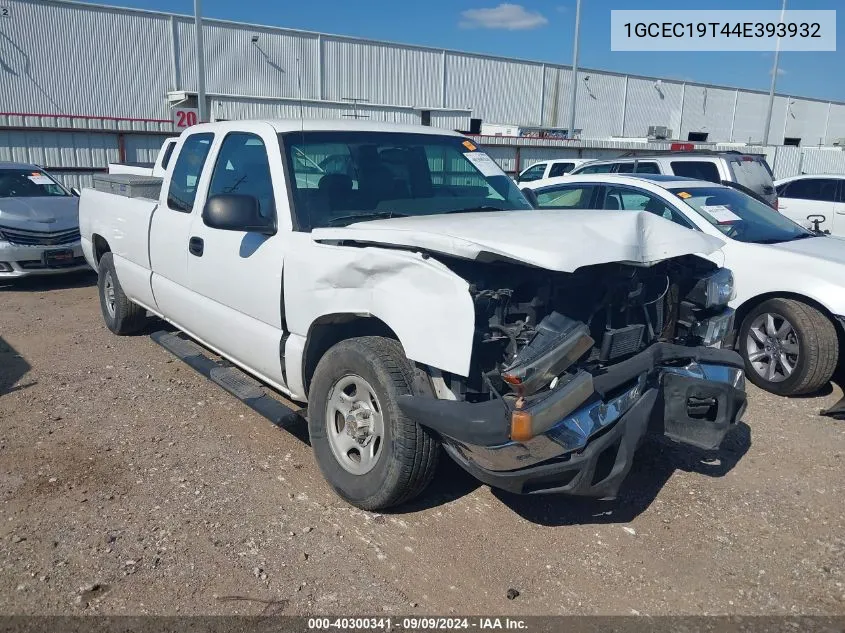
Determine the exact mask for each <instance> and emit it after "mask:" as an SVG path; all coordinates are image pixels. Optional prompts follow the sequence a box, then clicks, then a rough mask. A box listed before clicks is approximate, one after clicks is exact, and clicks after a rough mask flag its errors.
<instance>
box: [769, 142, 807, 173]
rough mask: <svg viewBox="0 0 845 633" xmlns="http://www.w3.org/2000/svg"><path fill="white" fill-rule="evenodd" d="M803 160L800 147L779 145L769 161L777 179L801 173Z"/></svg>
mask: <svg viewBox="0 0 845 633" xmlns="http://www.w3.org/2000/svg"><path fill="white" fill-rule="evenodd" d="M801 160H802V159H801V148H800V147H778V148H777V149H776V151H775V152H774V156H773V157H772V158H769V159H768V162H769V166H770V167H771V168H772V171H773V172H774V176H775V180H777V179H779V178H786V177H787V176H794V175H796V174H799V173H801V172H800V168H801Z"/></svg>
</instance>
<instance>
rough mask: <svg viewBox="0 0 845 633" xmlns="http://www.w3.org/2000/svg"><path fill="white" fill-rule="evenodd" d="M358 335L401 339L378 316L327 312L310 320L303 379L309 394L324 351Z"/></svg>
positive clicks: (303, 356) (303, 360)
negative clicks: (312, 379) (311, 321)
mask: <svg viewBox="0 0 845 633" xmlns="http://www.w3.org/2000/svg"><path fill="white" fill-rule="evenodd" d="M359 336H384V337H386V338H392V339H396V340H399V337H398V336H396V333H395V332H394V331H393V330H391V329H390V327H389V326H388V325H387V324H386V323H385V322H384V321H382V320H381V319H377V318H376V317H370V316H359V315H355V314H328V315H324V316H322V317H320V318H318V319H317V320H316V321H314V323H312V324H311V328H310V329H309V330H308V338H307V339H306V341H305V350H304V352H303V354H302V382H303V385H304V386H305V393H306V395H307V394H308V388H309V386H310V384H311V378H312V376H314V370H315V369H317V363H319V362H320V359H321V358H322V357H323V355H324V354H325V353H326V352H327V351H329V349H331V348H332V347H333V346H334V345H337V344H338V343H340V342H341V341H345V340H346V339H350V338H356V337H359Z"/></svg>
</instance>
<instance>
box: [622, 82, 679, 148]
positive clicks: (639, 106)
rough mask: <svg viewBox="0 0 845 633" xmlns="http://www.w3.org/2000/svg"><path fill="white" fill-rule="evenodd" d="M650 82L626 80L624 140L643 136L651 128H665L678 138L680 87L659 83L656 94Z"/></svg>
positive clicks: (668, 83) (654, 87) (655, 88)
mask: <svg viewBox="0 0 845 633" xmlns="http://www.w3.org/2000/svg"><path fill="white" fill-rule="evenodd" d="M655 83H656V82H654V81H652V80H650V79H635V78H633V77H632V78H630V79H629V80H628V107H627V110H626V112H625V131H624V133H623V134H624V135H626V136H645V135H646V134H647V133H648V128H649V126H651V125H665V126H666V127H668V128H670V129H671V130H672V132H673V133H674V134H675V135H677V134H678V133H679V132H680V127H681V103H682V102H681V92H682V90H683V88H682V85H681V84H680V83H673V82H669V81H662V82H661V84H660V86H659V90H658V87H656V86H655Z"/></svg>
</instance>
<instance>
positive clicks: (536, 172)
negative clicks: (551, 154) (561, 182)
mask: <svg viewBox="0 0 845 633" xmlns="http://www.w3.org/2000/svg"><path fill="white" fill-rule="evenodd" d="M545 171H546V163H537V164H536V165H532V166H531V167H529V168H528V169H526V170H525V171H524V172H522V173H521V174H520V175H519V182H531V181H532V180H540V179H541V178H542V177H543V174H544V173H545Z"/></svg>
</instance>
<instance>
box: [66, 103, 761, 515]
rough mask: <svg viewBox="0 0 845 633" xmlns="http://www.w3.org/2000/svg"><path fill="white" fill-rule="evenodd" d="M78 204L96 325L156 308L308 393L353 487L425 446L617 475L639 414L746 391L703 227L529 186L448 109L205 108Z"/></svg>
mask: <svg viewBox="0 0 845 633" xmlns="http://www.w3.org/2000/svg"><path fill="white" fill-rule="evenodd" d="M328 157H333V158H332V161H331V162H332V165H333V167H332V169H331V170H328V169H327V168H326V167H325V165H327V163H326V159H327V158H328ZM338 157H340V158H338ZM130 195H131V192H130ZM80 221H81V228H82V236H83V237H82V243H83V250H84V252H85V256H86V257H87V258H88V260H89V262H90V263H91V264H92V265H93V266H95V267H96V268H97V269H98V271H99V291H100V293H99V294H100V303H101V307H102V313H103V317H104V319H105V322H106V324H107V326H108V327H109V328H110V329H111V330H112V331H113V332H115V333H117V334H128V333H132V332H136V331H138V330H139V329H141V328H142V327H143V325H144V320H145V318H146V312H147V311H149V312H152V313H153V314H155V315H158V316H160V317H162V318H164V319H166V320H167V321H169V322H171V323H173V324H174V325H175V326H176V327H177V328H179V329H180V330H182V331H184V332H185V333H187V334H189V335H190V336H191V337H193V338H194V339H196V340H197V341H199V342H201V343H202V344H204V345H205V346H207V347H208V348H211V349H212V350H214V351H216V352H217V353H219V354H220V355H222V356H223V357H225V358H227V359H229V360H230V361H231V362H232V363H234V364H236V365H238V366H240V367H241V368H243V369H244V370H246V371H247V372H249V373H251V374H252V375H254V376H255V377H257V378H259V379H260V380H262V381H263V382H264V383H266V384H267V385H270V386H272V387H273V388H275V389H276V390H278V391H279V392H281V393H283V394H285V395H287V396H288V397H290V398H292V399H293V400H297V401H301V402H306V401H307V403H308V429H309V434H310V438H311V444H312V446H313V449H314V452H315V456H316V460H317V462H318V464H319V466H320V468H321V470H322V472H323V474H324V475H325V477H326V479H327V480H328V481H329V482H330V483H331V484H332V486H333V487H334V488H335V489H336V490H337V492H338V493H339V494H340V495H341V496H342V497H344V498H345V499H347V500H348V501H350V502H351V503H353V504H355V505H357V506H359V507H361V508H366V509H375V508H383V507H387V506H390V505H394V504H397V503H401V502H403V501H406V500H408V499H410V498H412V497H413V496H415V495H416V494H418V493H419V492H421V491H422V490H423V489H424V488H425V486H426V485H427V484H428V482H429V481H430V479H431V477H432V476H433V474H434V470H435V466H436V463H437V460H438V456H439V455H440V453H441V451H440V447H441V446H442V447H443V448H445V451H446V452H447V453H448V454H449V455H450V456H451V457H452V458H453V459H455V460H456V461H457V462H458V463H459V464H461V465H462V466H463V467H464V468H465V469H467V470H468V471H469V472H470V473H472V474H474V475H475V476H476V477H478V478H479V479H480V480H482V481H484V482H486V483H488V484H490V485H493V486H498V487H501V488H504V489H507V490H510V491H513V492H518V493H536V492H549V491H555V492H562V493H567V494H571V495H587V496H594V497H606V496H612V495H614V494H616V492H617V490H618V488H619V485H620V484H621V482H622V480H623V479H624V478H625V476H626V475H627V473H628V471H629V469H630V467H631V463H632V460H633V455H634V451H635V450H636V448H637V446H638V445H639V444H640V442H641V441H642V440H643V439H644V438H645V437H646V435H647V434H648V433H655V434H658V435H663V434H665V435H668V436H669V437H670V438H673V439H675V440H677V441H679V442H682V443H687V444H691V445H694V446H698V447H703V448H715V447H717V446H718V445H719V444H720V442H721V440H722V438H723V437H724V435H725V433H726V432H727V431H728V429H729V428H730V426H731V425H732V424H734V423H735V422H736V421H737V419H738V417H739V416H740V414H741V413H742V411H743V410H744V407H745V393H744V374H743V371H742V367H743V364H742V359H741V358H740V357H739V356H738V355H737V354H736V353H734V352H732V351H727V350H721V349H716V348H715V347H712V346H715V345H718V344H719V342H720V339H721V337H722V336H723V335H724V332H725V331H726V330H727V329H728V328H729V326H730V321H731V318H732V311H731V310H730V309H729V308H727V307H726V304H727V303H728V301H730V299H731V297H732V296H733V284H732V278H731V275H730V273H729V271H726V270H722V269H718V268H717V267H716V266H715V265H714V264H712V263H710V262H708V261H706V260H705V259H703V258H702V257H699V254H706V253H710V252H713V251H714V250H716V249H718V248H719V246H720V245H721V241H720V240H719V239H718V238H715V237H711V236H707V235H704V234H702V233H695V232H692V231H688V230H686V229H684V228H683V227H679V226H677V225H675V224H672V223H671V222H668V221H666V220H664V219H662V218H659V217H655V216H653V215H650V214H648V213H630V212H621V211H620V212H616V213H613V212H608V213H607V214H604V215H602V216H597V215H596V214H595V213H594V212H589V211H587V212H584V213H580V214H579V213H574V214H562V213H560V212H558V211H542V210H532V209H531V208H530V204H529V203H528V201H527V200H526V199H525V197H524V196H523V195H522V193H521V192H520V191H519V190H518V189H517V187H516V185H515V184H514V183H513V181H512V180H511V179H510V178H508V177H507V176H506V175H505V173H504V172H503V171H502V170H501V169H500V168H499V167H498V166H497V165H496V163H495V162H493V160H492V159H490V157H489V156H487V155H486V154H485V153H483V152H482V151H480V150H479V149H478V148H477V147H476V146H475V144H474V143H473V142H472V141H470V140H469V139H467V138H465V137H463V136H461V135H459V134H457V133H454V132H448V131H440V130H434V129H432V128H428V127H412V126H390V125H385V124H372V123H361V122H351V121H350V122H346V121H340V122H339V121H305V122H303V121H299V120H293V121H283V120H279V121H238V122H221V123H214V124H203V125H197V126H195V127H192V128H190V129H189V130H186V131H185V132H183V134H182V135H181V136H180V138H179V140H178V141H177V144H176V149H175V150H174V154H173V158H172V159H171V161H170V165H169V166H168V169H167V171H166V173H165V175H164V178H163V179H162V182H161V192H160V195H159V197H158V199H157V200H153V199H149V198H142V197H135V198H131V197H121V196H120V195H117V194H113V193H105V192H102V191H96V190H91V189H86V190H85V191H83V193H82V200H81V206H80Z"/></svg>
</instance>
